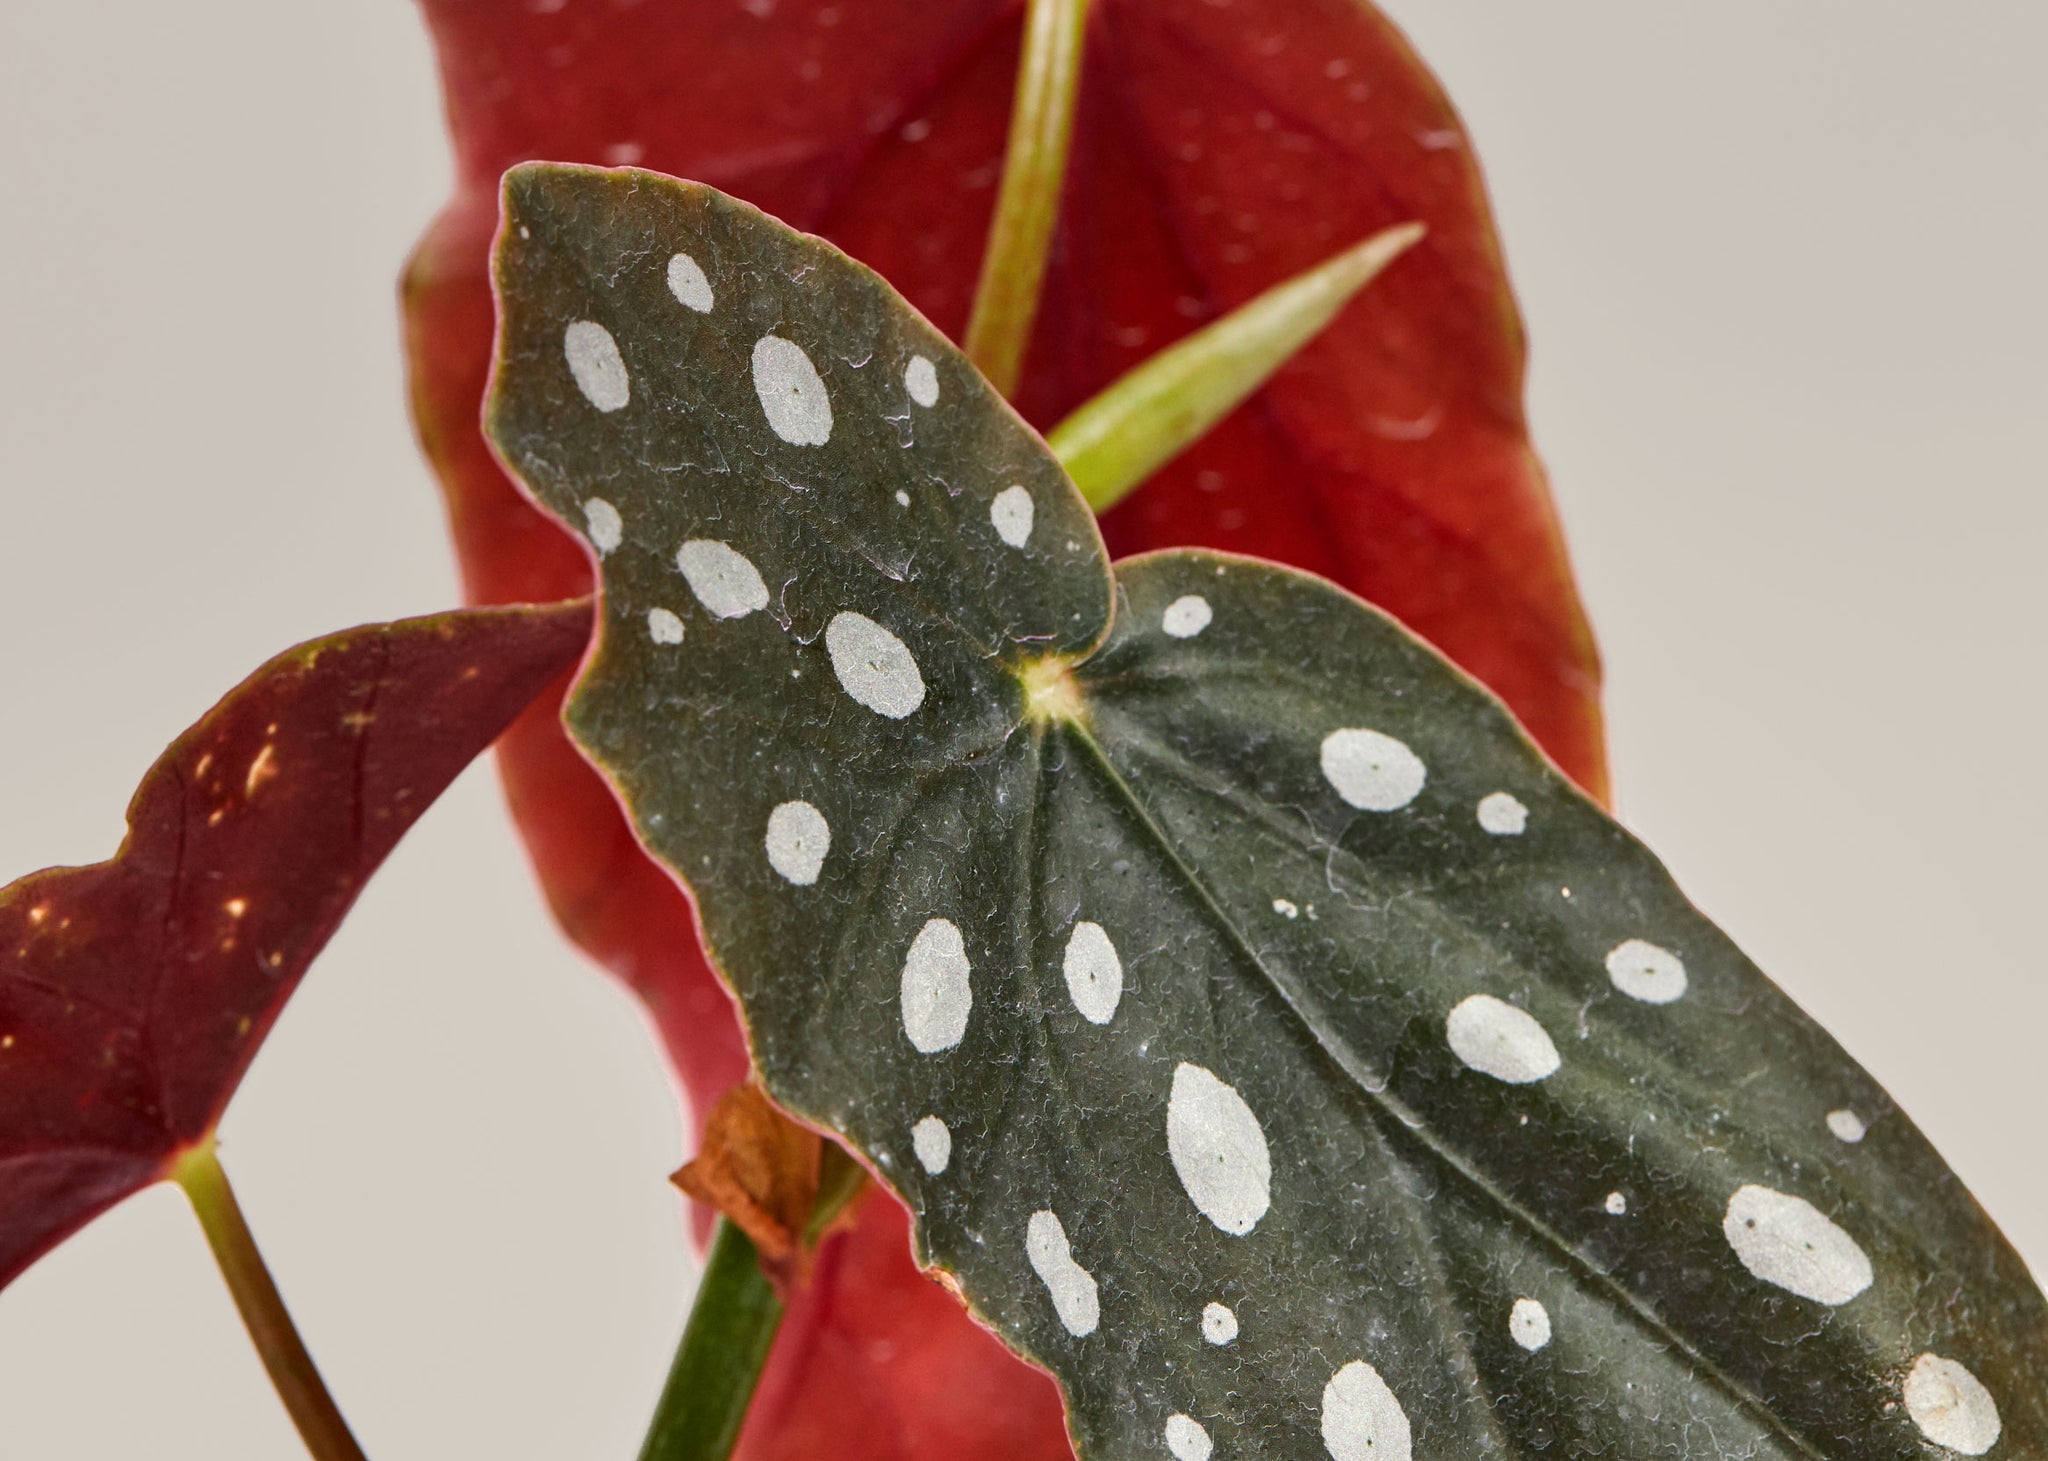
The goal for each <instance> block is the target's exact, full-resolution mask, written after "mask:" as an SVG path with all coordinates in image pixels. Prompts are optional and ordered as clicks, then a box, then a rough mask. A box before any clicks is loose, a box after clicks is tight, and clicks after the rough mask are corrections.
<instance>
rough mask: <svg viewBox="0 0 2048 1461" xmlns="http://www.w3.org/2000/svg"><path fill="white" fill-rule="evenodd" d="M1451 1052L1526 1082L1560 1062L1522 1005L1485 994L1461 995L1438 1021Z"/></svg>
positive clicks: (1481, 1068) (1488, 1071) (1499, 1076)
mask: <svg viewBox="0 0 2048 1461" xmlns="http://www.w3.org/2000/svg"><path fill="white" fill-rule="evenodd" d="M1444 1035H1445V1038H1446V1039H1447V1040H1448V1041H1449V1042H1450V1046H1451V1053H1452V1054H1453V1055H1455V1056H1457V1057H1458V1059H1459V1060H1461V1061H1463V1062H1464V1063H1465V1064H1466V1065H1467V1066H1468V1067H1470V1068H1471V1069H1473V1070H1476V1071H1478V1072H1479V1073H1480V1074H1482V1075H1490V1076H1492V1077H1493V1078H1494V1079H1495V1080H1497V1081H1506V1082H1507V1083H1508V1084H1509V1085H1511V1086H1526V1085H1530V1084H1532V1083H1534V1082H1536V1081H1540V1080H1542V1079H1544V1078H1545V1077H1546V1076H1551V1075H1554V1074H1556V1073H1557V1068H1558V1066H1559V1065H1560V1064H1561V1063H1562V1062H1561V1061H1560V1060H1559V1059H1558V1055H1557V1046H1556V1045H1555V1044H1553V1043H1552V1042H1551V1039H1550V1035H1549V1033H1548V1032H1547V1031H1545V1030H1544V1028H1543V1026H1542V1025H1540V1024H1538V1023H1537V1021H1536V1017H1535V1016H1534V1015H1532V1014H1530V1013H1529V1012H1528V1011H1527V1010H1524V1009H1517V1008H1516V1007H1515V1006H1514V1005H1511V1004H1509V1003H1508V1002H1507V1001H1506V1000H1504V999H1495V998H1494V997H1493V996H1492V995H1490V994H1473V995H1467V996H1466V997H1465V998H1464V999H1462V1000H1460V1001H1459V1002H1458V1005H1457V1007H1456V1008H1455V1009H1453V1010H1452V1011H1451V1013H1450V1017H1449V1018H1448V1019H1446V1020H1445V1021H1444Z"/></svg>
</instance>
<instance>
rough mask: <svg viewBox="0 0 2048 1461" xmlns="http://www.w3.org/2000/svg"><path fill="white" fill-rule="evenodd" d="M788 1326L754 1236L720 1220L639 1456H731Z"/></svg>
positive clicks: (667, 1460)
mask: <svg viewBox="0 0 2048 1461" xmlns="http://www.w3.org/2000/svg"><path fill="white" fill-rule="evenodd" d="M781 1325H782V1300H781V1299H780V1298H778V1297H776V1293H775V1289H774V1286H773V1285H772V1284H770V1283H769V1282H768V1279H767V1277H766V1275H764V1274H763V1273H762V1272H761V1262H760V1259H759V1257H758V1255H757V1254H756V1253H755V1251H754V1241H753V1239H751V1238H749V1237H748V1236H747V1235H746V1234H745V1233H743V1232H741V1231H740V1230H739V1228H738V1227H736V1226H735V1225H734V1224H733V1223H731V1222H730V1221H728V1220H727V1219H725V1218H720V1219H719V1220H718V1227H717V1229H716V1230H715V1235H714V1236H713V1238H712V1240H711V1253H710V1256H709V1257H707V1258H706V1259H705V1261H704V1272H703V1275H702V1276H701V1277H700V1278H699V1279H698V1281H697V1300H696V1302H695V1303H694V1304H693V1305H691V1307H690V1322H689V1323H688V1324H687V1325H685V1326H684V1328H683V1342H682V1345H681V1346H680V1347H679V1348H678V1349H677V1350H676V1358H675V1363H674V1364H673V1365H671V1366H670V1367H669V1372H668V1382H667V1383H666V1384H665V1385H663V1386H662V1390H661V1399H660V1400H659V1401H657V1402H656V1403H655V1408H654V1423H653V1425H651V1426H650V1427H649V1428H648V1431H647V1440H646V1442H645V1444H643V1445H642V1446H641V1448H640V1461H725V1458H726V1457H727V1456H729V1455H731V1454H732V1448H733V1444H734V1443H735V1442H736V1441H738V1440H739V1438H740V1426H741V1425H742V1424H744V1423H745V1421H746V1418H747V1406H748V1405H749V1404H750V1403H751V1402H752V1401H753V1398H754V1387H755V1386H756V1385H758V1384H759V1383H760V1382H761V1368H762V1366H763V1365H765V1364H767V1362H768V1350H769V1348H770V1346H772V1345H773V1344H774V1342H775V1331H776V1330H777V1329H779V1328H780V1327H781Z"/></svg>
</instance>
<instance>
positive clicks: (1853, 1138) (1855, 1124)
mask: <svg viewBox="0 0 2048 1461" xmlns="http://www.w3.org/2000/svg"><path fill="white" fill-rule="evenodd" d="M1828 1130H1829V1131H1832V1132H1833V1133H1834V1134H1835V1139H1836V1140H1838V1141H1846V1142H1848V1143H1849V1144H1850V1145H1851V1146H1854V1145H1855V1144H1856V1143H1857V1142H1859V1141H1861V1140H1863V1138H1864V1137H1865V1136H1867V1135H1869V1134H1870V1128H1869V1127H1867V1126H1865V1125H1864V1124H1863V1118H1862V1117H1861V1116H1858V1115H1857V1114H1856V1113H1855V1112H1854V1111H1847V1110H1844V1111H1830V1112H1828Z"/></svg>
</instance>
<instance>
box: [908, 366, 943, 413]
mask: <svg viewBox="0 0 2048 1461" xmlns="http://www.w3.org/2000/svg"><path fill="white" fill-rule="evenodd" d="M903 389H904V390H906V391H908V392H910V399H911V400H913V401H915V402H917V404H918V405H920V406H924V407H927V408H929V407H932V406H936V405H938V404H939V372H938V368H937V367H936V366H934V365H933V364H932V363H931V362H930V361H929V360H927V359H925V358H924V356H922V355H913V356H911V357H910V364H908V365H906V366H904V367H903Z"/></svg>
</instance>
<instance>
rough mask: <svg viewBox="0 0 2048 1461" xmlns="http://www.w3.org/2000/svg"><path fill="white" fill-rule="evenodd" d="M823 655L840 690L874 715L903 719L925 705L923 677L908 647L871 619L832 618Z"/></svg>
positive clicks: (856, 616)
mask: <svg viewBox="0 0 2048 1461" xmlns="http://www.w3.org/2000/svg"><path fill="white" fill-rule="evenodd" d="M825 650H826V652H827V653H828V654H830V655H831V656H832V673H834V674H835V675H837V676H839V683H840V685H841V687H842V688H844V689H845V691H846V693H847V694H849V695H851V696H852V697H853V698H854V699H855V700H857V701H859V702H860V703H861V704H862V705H865V706H866V707H867V708H868V709H870V710H872V711H874V712H875V714H877V715H886V716H888V717H889V719H891V720H902V719H903V718H904V717H905V716H907V715H909V714H910V713H911V712H912V711H914V710H916V709H917V707H918V706H920V705H922V704H924V676H923V675H922V674H920V673H919V672H918V668H917V661H916V660H915V659H914V658H912V656H911V653H910V650H909V647H908V646H906V645H905V644H904V643H903V641H902V640H900V639H898V638H897V637H896V636H895V635H893V634H891V633H890V632H889V631H888V630H886V629H884V628H883V627H882V626H881V625H879V624H877V623H876V622H875V621H874V620H872V619H870V618H868V616H867V615H865V614H856V613H854V612H853V611H852V610H850V609H849V610H846V611H844V612H842V613H838V614H834V615H833V616H832V622H831V623H830V624H828V625H826V626H825Z"/></svg>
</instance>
